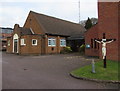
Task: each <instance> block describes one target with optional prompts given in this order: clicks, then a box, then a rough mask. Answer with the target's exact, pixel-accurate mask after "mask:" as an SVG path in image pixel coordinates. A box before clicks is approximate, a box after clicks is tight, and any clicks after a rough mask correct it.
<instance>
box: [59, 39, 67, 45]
mask: <svg viewBox="0 0 120 91" xmlns="http://www.w3.org/2000/svg"><path fill="white" fill-rule="evenodd" d="M62 42H63V44H64V45H63V44H62ZM60 46H61V47H66V39H60Z"/></svg>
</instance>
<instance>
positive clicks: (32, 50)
mask: <svg viewBox="0 0 120 91" xmlns="http://www.w3.org/2000/svg"><path fill="white" fill-rule="evenodd" d="M22 38H23V39H25V44H26V45H21V43H20V45H19V46H20V50H19V53H20V54H41V36H38V35H25V36H21V39H22ZM32 39H36V40H37V45H32ZM20 42H21V41H20Z"/></svg>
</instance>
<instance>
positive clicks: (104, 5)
mask: <svg viewBox="0 0 120 91" xmlns="http://www.w3.org/2000/svg"><path fill="white" fill-rule="evenodd" d="M103 34H104V35H105V38H106V39H115V40H116V41H113V42H111V43H109V44H107V45H106V48H107V54H106V57H107V59H109V60H116V61H120V1H118V2H98V23H97V24H96V25H94V26H93V27H92V28H90V29H89V30H87V31H86V32H85V44H86V48H85V54H86V55H87V56H98V57H100V58H101V59H102V45H101V44H99V43H97V42H96V41H94V40H96V39H102V38H103Z"/></svg>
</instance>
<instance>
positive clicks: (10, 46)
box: [6, 37, 13, 53]
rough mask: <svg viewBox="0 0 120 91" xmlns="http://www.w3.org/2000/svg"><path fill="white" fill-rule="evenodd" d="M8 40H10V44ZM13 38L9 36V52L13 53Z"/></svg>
mask: <svg viewBox="0 0 120 91" xmlns="http://www.w3.org/2000/svg"><path fill="white" fill-rule="evenodd" d="M8 41H10V45H9V46H8ZM12 47H13V39H12V37H11V38H7V50H6V52H7V53H12V52H13V48H12Z"/></svg>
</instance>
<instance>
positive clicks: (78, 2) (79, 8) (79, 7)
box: [78, 0, 80, 24]
mask: <svg viewBox="0 0 120 91" xmlns="http://www.w3.org/2000/svg"><path fill="white" fill-rule="evenodd" d="M78 4H79V24H80V0H79V2H78Z"/></svg>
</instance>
